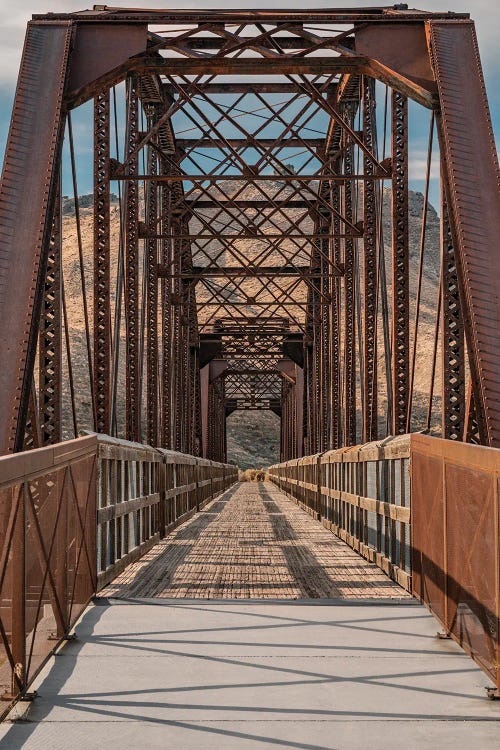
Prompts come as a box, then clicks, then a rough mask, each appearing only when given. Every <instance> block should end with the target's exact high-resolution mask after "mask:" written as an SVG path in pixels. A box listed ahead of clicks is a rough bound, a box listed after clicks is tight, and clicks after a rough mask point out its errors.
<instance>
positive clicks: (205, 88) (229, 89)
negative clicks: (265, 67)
mask: <svg viewBox="0 0 500 750" xmlns="http://www.w3.org/2000/svg"><path fill="white" fill-rule="evenodd" d="M163 88H164V91H165V93H166V94H167V95H168V96H171V97H173V96H174V95H176V94H177V92H178V91H179V90H180V91H183V92H184V91H185V92H186V95H189V92H190V88H189V87H187V86H183V85H179V86H178V88H175V87H174V86H172V85H171V84H169V83H164V84H163ZM197 88H198V89H199V90H200V91H202V92H203V94H207V95H211V94H246V93H252V92H253V91H258V92H259V94H297V93H298V92H300V91H301V89H300V86H299V85H298V84H295V83H266V82H265V81H258V82H255V81H253V82H252V81H249V82H248V83H247V82H241V81H240V82H236V81H235V82H234V83H199V84H197ZM335 88H336V84H334V83H332V84H330V85H329V86H328V87H327V89H326V92H327V93H328V94H330V93H331V92H333V91H334V90H335Z"/></svg>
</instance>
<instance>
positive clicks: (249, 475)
mask: <svg viewBox="0 0 500 750" xmlns="http://www.w3.org/2000/svg"><path fill="white" fill-rule="evenodd" d="M238 474H239V476H238V479H239V481H240V482H264V481H265V479H266V470H265V469H247V470H246V471H239V472H238Z"/></svg>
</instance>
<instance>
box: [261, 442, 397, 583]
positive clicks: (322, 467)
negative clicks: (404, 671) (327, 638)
mask: <svg viewBox="0 0 500 750" xmlns="http://www.w3.org/2000/svg"><path fill="white" fill-rule="evenodd" d="M409 459H410V436H409V435H403V436H401V437H397V438H388V439H387V440H384V441H380V442H374V443H367V444H366V445H361V446H355V447H353V448H341V449H339V450H334V451H328V452H326V453H319V454H317V455H314V456H306V457H304V458H298V459H292V460H291V461H286V462H285V463H282V464H275V465H274V466H271V467H270V468H269V470H268V471H269V475H270V478H271V480H272V481H273V482H275V483H276V484H277V485H278V486H279V487H280V488H281V489H282V490H283V491H284V492H286V493H287V494H288V495H289V496H291V497H292V499H294V500H295V501H296V502H297V503H298V504H299V505H300V506H301V507H302V508H303V509H304V510H306V511H307V512H309V513H310V514H312V515H314V516H315V517H316V518H317V519H318V520H320V521H322V523H323V525H324V526H326V527H327V528H328V529H330V530H331V531H333V532H334V533H335V534H337V536H339V537H340V538H341V539H343V540H344V541H345V542H346V543H347V544H349V546H350V547H352V548H353V549H355V550H356V551H357V552H359V553H360V554H361V555H363V557H365V558H366V559H368V560H370V561H371V562H374V563H375V564H376V565H378V566H379V567H380V568H382V570H383V571H384V572H385V573H387V575H388V576H390V577H391V578H393V579H394V580H396V581H397V582H398V583H399V584H400V585H401V586H403V587H404V588H405V589H407V590H408V591H409V590H410V588H411V575H410V550H409V523H410V507H409V504H410V474H409Z"/></svg>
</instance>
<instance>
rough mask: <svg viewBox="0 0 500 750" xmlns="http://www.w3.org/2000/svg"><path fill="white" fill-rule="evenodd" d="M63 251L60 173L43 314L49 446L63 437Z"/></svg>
mask: <svg viewBox="0 0 500 750" xmlns="http://www.w3.org/2000/svg"><path fill="white" fill-rule="evenodd" d="M61 250H62V216H61V179H60V176H59V180H58V189H57V193H56V200H55V206H54V216H53V220H52V232H51V235H50V240H49V251H48V254H47V270H46V272H45V284H44V289H43V299H42V310H41V314H40V335H39V344H38V346H39V350H38V368H39V369H38V381H39V385H38V388H39V390H38V394H39V395H38V407H39V425H40V443H41V445H50V444H53V443H58V442H60V441H61V440H62V377H61V376H62V297H61V260H62V257H61V255H62V254H61ZM35 427H36V424H35Z"/></svg>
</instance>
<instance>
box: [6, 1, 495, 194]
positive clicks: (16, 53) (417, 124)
mask: <svg viewBox="0 0 500 750" xmlns="http://www.w3.org/2000/svg"><path fill="white" fill-rule="evenodd" d="M119 4H120V6H122V7H123V6H127V5H129V6H131V7H137V6H138V5H143V6H144V7H151V8H155V7H156V8H161V7H168V6H169V5H170V3H167V2H165V0H163V2H154V0H149V1H148V2H146V3H142V4H141V3H138V2H137V0H122V1H121V2H120V3H119ZM336 4H337V5H338V6H339V7H346V6H348V5H350V6H352V7H356V6H365V7H366V6H367V5H370V4H371V3H370V2H368V1H367V0H349V1H348V2H346V1H345V0H339V2H338V3H324V4H322V3H321V2H318V3H315V4H314V6H315V7H321V6H322V5H324V6H327V5H328V7H331V8H334V7H335V5H336ZM374 4H375V3H374ZM381 4H387V5H389V4H390V3H389V2H388V0H386V2H385V3H383V2H381ZM408 4H409V5H410V7H411V6H412V3H411V2H409V3H408ZM256 5H257V3H253V2H251V1H250V2H237V1H236V0H232V1H230V2H216V0H211V1H210V2H199V1H198V2H186V0H181V2H179V6H180V7H185V8H188V7H191V8H193V7H196V8H216V7H224V8H227V7H234V8H238V7H239V8H244V7H255V6H256ZM88 7H90V4H89V6H88ZM173 7H176V4H174V5H173ZM262 7H265V8H267V9H268V8H270V7H279V8H290V7H303V3H299V2H297V0H287V1H285V2H276V1H274V2H273V0H267V2H266V3H263V4H262ZM419 7H421V8H422V7H423V8H425V9H426V10H432V11H438V10H440V11H447V10H453V11H465V12H470V13H471V16H472V18H473V19H474V20H475V22H476V28H477V34H478V39H479V47H480V51H481V58H482V62H483V68H484V74H485V80H486V88H487V92H488V97H489V102H490V108H491V114H492V119H493V128H494V131H495V134H496V137H497V142H498V139H499V137H500V135H499V134H500V56H499V55H498V51H497V47H498V38H497V36H498V35H497V30H498V27H499V18H500V10H499V5H498V0H474V1H473V0H455V1H454V2H450V1H449V0H442V1H435V0H428V1H427V2H426V3H425V4H422V5H420V4H419ZM77 9H78V5H75V4H74V3H73V2H70V1H69V0H18V2H16V3H15V4H13V3H12V0H0V148H1V153H2V154H3V151H4V147H5V139H6V136H7V130H8V126H9V120H10V111H11V107H12V101H13V96H14V90H15V83H16V78H17V70H18V66H19V61H20V56H21V50H22V43H23V37H24V30H25V27H26V22H27V21H28V20H29V18H30V16H31V14H32V13H45V12H49V11H55V12H57V11H59V12H61V11H72V10H77ZM414 111H415V115H416V116H415V117H413V118H412V125H411V133H410V137H411V165H410V167H411V169H410V177H411V187H412V188H413V189H416V190H422V189H423V184H424V183H423V174H424V170H425V158H426V156H425V154H426V148H427V128H428V113H427V112H425V111H424V110H423V109H422V108H420V107H417V106H415V110H414ZM86 114H87V116H86ZM88 115H90V111H88V112H87V113H85V112H84V113H82V114H81V115H80V116H79V117H76V118H75V122H74V129H75V134H76V143H77V162H78V164H79V170H78V172H79V175H78V177H79V192H80V193H84V192H89V191H90V189H91V184H90V172H89V157H91V127H90V122H91V121H90V118H89V117H88ZM68 177H69V175H67V174H66V175H65V179H64V183H65V184H64V192H68V193H69V192H71V191H70V187H69V180H68ZM437 184H438V180H437V162H436V163H435V170H434V179H433V181H432V185H431V202H433V203H434V204H436V202H437V196H438V189H437Z"/></svg>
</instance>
